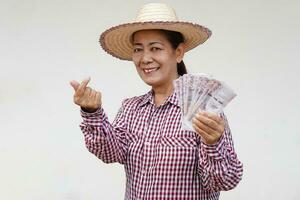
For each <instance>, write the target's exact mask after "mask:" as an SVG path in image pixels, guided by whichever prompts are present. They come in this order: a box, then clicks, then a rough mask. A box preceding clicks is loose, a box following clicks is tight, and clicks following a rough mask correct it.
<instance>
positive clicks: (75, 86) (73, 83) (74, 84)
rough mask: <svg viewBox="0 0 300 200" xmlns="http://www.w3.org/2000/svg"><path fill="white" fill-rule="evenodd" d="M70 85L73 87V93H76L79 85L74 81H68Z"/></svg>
mask: <svg viewBox="0 0 300 200" xmlns="http://www.w3.org/2000/svg"><path fill="white" fill-rule="evenodd" d="M70 85H71V86H72V87H73V89H74V91H76V90H77V89H78V87H79V85H80V84H79V83H78V82H77V81H75V80H72V81H70Z"/></svg>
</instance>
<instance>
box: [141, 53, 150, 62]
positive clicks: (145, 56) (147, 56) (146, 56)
mask: <svg viewBox="0 0 300 200" xmlns="http://www.w3.org/2000/svg"><path fill="white" fill-rule="evenodd" d="M141 61H142V63H143V64H148V63H151V62H153V58H152V55H151V52H149V51H144V52H143V55H142V60H141Z"/></svg>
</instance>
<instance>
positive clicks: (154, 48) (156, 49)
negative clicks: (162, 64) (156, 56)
mask: <svg viewBox="0 0 300 200" xmlns="http://www.w3.org/2000/svg"><path fill="white" fill-rule="evenodd" d="M159 50H161V48H159V47H152V48H151V51H159Z"/></svg>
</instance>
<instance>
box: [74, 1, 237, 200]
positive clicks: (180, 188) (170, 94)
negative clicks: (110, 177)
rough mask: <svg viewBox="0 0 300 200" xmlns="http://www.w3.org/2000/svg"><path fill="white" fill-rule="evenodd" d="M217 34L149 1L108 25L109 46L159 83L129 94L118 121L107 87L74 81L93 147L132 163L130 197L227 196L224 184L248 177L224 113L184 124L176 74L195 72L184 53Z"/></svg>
mask: <svg viewBox="0 0 300 200" xmlns="http://www.w3.org/2000/svg"><path fill="white" fill-rule="evenodd" d="M210 35H211V32H210V30H208V29H207V28H205V27H203V26H200V25H197V24H194V23H189V22H180V21H179V20H178V19H177V17H176V14H175V12H174V10H173V9H172V8H170V7H169V6H168V5H165V4H160V3H151V4H147V5H145V6H144V7H142V9H141V10H140V11H139V14H138V17H137V20H136V21H135V22H133V23H127V24H122V25H119V26H115V27H112V28H110V29H108V30H106V31H105V32H103V33H102V34H101V37H100V43H101V46H102V48H103V49H104V50H105V51H106V52H107V53H109V54H111V55H112V56H114V57H117V58H119V59H122V60H132V61H133V63H134V65H135V67H136V70H137V72H138V74H139V76H140V77H141V79H142V80H143V81H144V82H145V83H146V84H148V85H150V86H151V88H152V89H151V91H149V92H148V93H146V94H144V95H141V96H136V97H132V98H128V99H125V100H124V101H123V103H122V106H121V108H120V110H119V112H118V114H117V116H116V118H115V120H114V121H113V123H112V124H111V123H110V122H109V121H108V118H107V115H106V114H105V111H104V109H103V108H102V106H101V93H100V92H98V91H96V90H94V89H92V88H90V87H88V86H87V85H88V83H89V80H90V79H86V80H83V81H82V82H81V83H78V82H77V81H72V82H71V85H72V87H73V88H74V91H75V94H74V102H75V104H77V105H79V106H80V107H81V115H82V118H83V122H82V124H81V126H80V127H81V130H82V132H83V134H84V137H85V142H86V146H87V148H88V150H89V151H90V152H91V153H93V154H95V155H96V156H97V157H98V158H99V159H101V160H102V161H103V162H105V163H113V162H118V163H121V164H123V165H124V167H125V172H126V193H125V199H127V200H129V199H134V200H136V199H185V200H186V199H195V200H196V199H197V200H198V199H202V200H208V199H219V195H220V191H222V190H230V189H232V188H234V187H235V186H236V185H237V184H238V183H239V181H240V180H241V178H242V173H243V165H242V163H241V162H240V161H239V160H238V158H237V155H236V152H235V150H234V147H233V141H232V136H231V132H230V129H229V126H228V123H227V120H226V117H225V115H224V113H221V114H220V115H218V114H214V113H209V112H205V111H202V112H200V113H199V114H197V115H196V116H195V117H194V119H193V126H194V129H195V132H194V131H187V130H183V129H181V109H180V107H179V103H178V97H177V96H176V93H175V92H174V87H173V81H174V80H175V79H177V78H178V77H179V76H181V75H183V74H185V73H187V72H186V71H187V70H186V68H185V65H184V63H183V56H184V53H185V52H187V51H189V50H190V49H192V48H194V47H196V46H198V45H199V44H202V43H203V42H204V41H205V40H207V39H208V38H209V36H210Z"/></svg>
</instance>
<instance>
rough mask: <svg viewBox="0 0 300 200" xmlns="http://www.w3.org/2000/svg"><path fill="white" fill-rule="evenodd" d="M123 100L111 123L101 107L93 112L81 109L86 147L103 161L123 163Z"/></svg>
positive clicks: (125, 148) (124, 131) (124, 140)
mask: <svg viewBox="0 0 300 200" xmlns="http://www.w3.org/2000/svg"><path fill="white" fill-rule="evenodd" d="M124 102H125V101H123V103H122V107H121V108H120V109H119V111H118V114H117V116H116V118H115V120H114V122H113V123H112V124H110V122H109V121H108V118H107V115H106V114H105V112H104V110H103V108H100V109H98V110H97V111H96V112H94V113H87V112H84V111H83V110H81V111H80V112H81V116H82V119H83V122H82V123H81V124H80V128H81V131H82V133H83V135H84V139H85V145H86V147H87V149H88V150H89V151H90V152H91V153H93V154H94V155H95V156H97V157H98V158H99V159H101V160H102V161H103V162H105V163H113V162H119V163H121V164H124V162H125V160H126V152H127V140H126V127H127V125H126V120H125V115H124Z"/></svg>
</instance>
